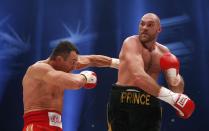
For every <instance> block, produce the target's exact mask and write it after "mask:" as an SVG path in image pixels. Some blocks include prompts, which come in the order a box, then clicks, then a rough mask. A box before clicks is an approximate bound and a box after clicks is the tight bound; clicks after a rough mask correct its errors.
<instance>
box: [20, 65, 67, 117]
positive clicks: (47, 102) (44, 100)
mask: <svg viewBox="0 0 209 131" xmlns="http://www.w3.org/2000/svg"><path fill="white" fill-rule="evenodd" d="M35 64H42V65H41V66H45V67H44V68H48V67H47V66H49V65H47V64H45V65H44V63H35ZM33 66H34V65H32V66H31V67H29V68H28V70H27V72H26V74H25V76H24V78H23V101H24V113H27V112H30V111H35V110H43V109H54V110H57V111H61V108H62V97H63V92H64V89H62V88H60V87H56V86H54V85H51V84H50V83H46V82H45V81H44V80H42V78H35V77H34V75H37V74H34V71H33V70H34V68H36V70H37V68H39V67H40V66H39V67H33ZM49 68H50V66H49Z"/></svg>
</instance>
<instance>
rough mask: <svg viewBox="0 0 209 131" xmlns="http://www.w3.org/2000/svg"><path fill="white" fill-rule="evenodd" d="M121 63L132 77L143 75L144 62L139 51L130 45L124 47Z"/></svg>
mask: <svg viewBox="0 0 209 131" xmlns="http://www.w3.org/2000/svg"><path fill="white" fill-rule="evenodd" d="M123 50H124V53H123V57H122V59H123V60H122V61H124V62H125V63H124V64H125V65H127V68H128V70H129V71H131V73H132V74H133V75H135V74H141V73H144V62H143V59H142V55H141V52H140V50H139V49H137V48H136V47H135V46H132V44H125V45H124V49H123Z"/></svg>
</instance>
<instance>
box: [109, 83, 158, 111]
mask: <svg viewBox="0 0 209 131" xmlns="http://www.w3.org/2000/svg"><path fill="white" fill-rule="evenodd" d="M124 92H125V93H132V94H133V93H134V94H136V93H138V95H139V94H140V98H142V96H143V99H147V98H148V99H149V102H150V106H154V107H155V106H160V101H159V100H158V99H157V98H156V97H154V96H152V95H150V94H148V93H146V92H145V91H144V90H142V89H140V88H138V87H135V86H124V85H118V84H113V85H112V93H117V94H118V93H120V94H121V95H122V94H123V93H124ZM121 95H120V100H121ZM124 95H127V94H123V95H122V96H124ZM129 95H130V94H129ZM123 98H124V97H123ZM134 98H135V97H134ZM129 100H131V99H130V96H129ZM140 100H141V99H140ZM126 102H127V101H126ZM129 102H130V101H129ZM131 103H132V102H131ZM126 104H127V103H126ZM129 104H130V103H129ZM145 105H146V104H145Z"/></svg>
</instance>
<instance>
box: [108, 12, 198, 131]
mask: <svg viewBox="0 0 209 131" xmlns="http://www.w3.org/2000/svg"><path fill="white" fill-rule="evenodd" d="M160 32H161V26H160V19H159V17H158V16H157V15H156V14H153V13H147V14H145V15H144V16H143V17H142V18H141V22H140V24H139V35H134V36H130V37H128V38H126V39H125V40H124V42H123V45H122V48H121V51H120V54H119V59H120V65H119V69H118V80H117V82H116V84H114V85H113V89H112V92H111V98H110V102H109V104H108V122H109V130H111V131H160V126H161V108H160V104H159V101H158V99H160V100H162V101H164V102H167V103H168V104H170V105H171V106H172V107H174V108H175V109H176V110H177V114H178V115H179V116H180V117H182V118H185V119H186V118H189V117H190V116H191V114H192V112H193V111H194V108H195V105H194V102H193V101H192V100H191V99H190V98H189V97H188V96H186V95H184V94H182V93H183V90H184V81H183V79H182V77H181V76H180V74H179V62H178V59H177V58H176V57H175V56H174V55H173V54H171V53H170V51H169V49H168V48H167V47H165V46H163V45H161V44H160V43H158V42H157V41H156V40H157V37H158V35H159V33H160ZM161 71H163V72H164V74H165V78H166V81H167V83H168V85H169V87H170V90H169V89H167V88H165V87H162V86H160V85H159V84H157V79H158V76H159V74H160V72H161Z"/></svg>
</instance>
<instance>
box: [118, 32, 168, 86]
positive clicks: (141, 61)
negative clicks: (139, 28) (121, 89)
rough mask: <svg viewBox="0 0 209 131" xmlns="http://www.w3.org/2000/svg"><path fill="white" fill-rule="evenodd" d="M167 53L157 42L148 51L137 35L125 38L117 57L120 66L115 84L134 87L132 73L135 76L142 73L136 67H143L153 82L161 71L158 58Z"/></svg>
mask: <svg viewBox="0 0 209 131" xmlns="http://www.w3.org/2000/svg"><path fill="white" fill-rule="evenodd" d="M130 51H133V52H137V53H133V54H132V53H131V54H130V53H128V52H130ZM167 51H168V49H167V48H166V47H165V46H163V45H161V44H159V43H157V42H155V44H154V46H153V47H152V49H150V50H148V49H147V48H145V47H144V46H143V44H142V43H141V42H140V40H139V37H138V35H135V36H131V37H129V38H127V39H126V40H125V42H124V44H123V46H122V49H121V52H120V55H119V58H120V66H119V71H118V81H117V84H119V85H125V86H135V84H134V82H135V81H134V79H135V75H133V72H135V73H136V74H141V73H142V70H138V69H139V68H138V66H141V67H143V69H144V71H145V72H146V73H147V74H148V75H150V76H151V77H152V78H153V79H154V80H157V79H158V76H159V73H160V71H161V69H160V57H161V56H162V54H163V53H165V52H167ZM127 55H128V56H127ZM130 55H131V56H130ZM131 64H132V65H131ZM133 64H134V65H133Z"/></svg>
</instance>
